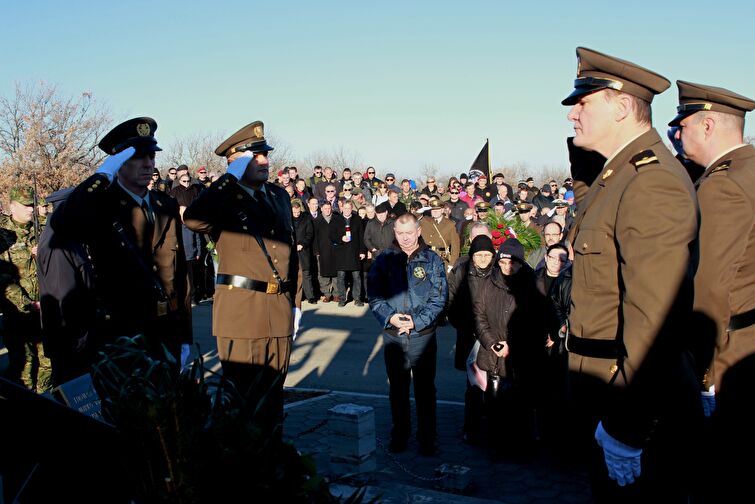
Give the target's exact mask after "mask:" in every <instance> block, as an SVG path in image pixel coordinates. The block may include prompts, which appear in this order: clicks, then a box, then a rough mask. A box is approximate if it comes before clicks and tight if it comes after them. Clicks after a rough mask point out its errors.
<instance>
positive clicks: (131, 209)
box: [50, 117, 192, 361]
mask: <svg viewBox="0 0 755 504" xmlns="http://www.w3.org/2000/svg"><path fill="white" fill-rule="evenodd" d="M156 129H157V123H156V122H155V120H154V119H152V118H150V117H137V118H135V119H130V120H128V121H125V122H123V123H121V124H119V125H118V126H116V127H115V128H113V129H112V130H111V131H110V132H108V134H107V135H105V136H104V137H103V138H102V140H101V141H100V143H99V147H100V149H102V150H103V151H104V152H105V153H107V154H108V155H110V157H109V158H107V159H106V160H105V162H103V164H102V165H101V166H100V167H99V168H98V169H97V171H96V173H95V174H94V175H92V176H91V177H89V178H88V179H86V180H85V181H83V182H82V183H80V184H79V185H78V186H76V188H75V189H74V190H73V192H72V193H71V194H70V195H69V196H68V199H67V200H66V201H65V202H64V203H63V204H62V205H61V206H60V207H59V208H58V209H57V210H56V211H55V213H54V214H53V215H52V217H51V219H50V225H51V226H52V229H53V231H54V232H55V234H56V236H59V237H60V240H62V241H65V240H72V241H75V242H77V243H84V244H85V245H86V246H87V247H88V248H89V252H90V255H91V258H92V264H93V265H94V270H95V275H96V279H95V288H96V291H97V297H98V308H97V310H98V315H99V316H98V318H97V320H96V321H95V324H94V325H95V326H96V328H95V330H94V334H91V335H89V336H88V337H87V345H88V346H90V348H91V350H92V351H93V352H96V351H97V350H99V349H100V347H101V346H102V345H104V344H107V343H112V342H113V341H115V340H116V339H117V338H118V337H120V336H135V335H137V334H142V335H144V336H145V339H146V342H147V344H148V346H149V351H150V353H151V354H152V355H153V356H154V357H157V358H163V357H164V356H165V354H164V351H163V346H164V347H166V348H168V350H169V351H170V352H171V353H172V354H173V356H174V357H175V359H176V360H179V357H180V359H181V360H182V361H183V360H185V359H186V358H187V357H188V355H189V344H190V343H191V341H192V325H191V299H190V297H189V289H188V286H187V282H188V276H187V270H186V261H185V258H184V252H183V237H182V233H181V217H180V216H179V214H178V204H177V203H176V200H174V199H173V198H171V197H170V196H168V195H167V194H165V193H162V192H160V191H156V190H154V191H150V190H147V186H148V184H149V182H150V181H151V178H152V172H153V170H154V167H155V153H156V152H157V151H161V150H162V149H160V147H158V145H157V140H156V139H155V136H154V134H155V130H156ZM85 308H87V307H81V309H82V311H83V310H84V309H85Z"/></svg>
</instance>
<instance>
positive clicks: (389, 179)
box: [385, 178, 396, 182]
mask: <svg viewBox="0 0 755 504" xmlns="http://www.w3.org/2000/svg"><path fill="white" fill-rule="evenodd" d="M385 180H387V181H388V182H393V181H394V180H396V179H392V178H386V179H385Z"/></svg>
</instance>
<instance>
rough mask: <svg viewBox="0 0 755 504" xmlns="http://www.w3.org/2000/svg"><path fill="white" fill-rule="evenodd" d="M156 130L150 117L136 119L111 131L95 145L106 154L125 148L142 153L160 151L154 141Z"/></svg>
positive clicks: (154, 123) (155, 124) (155, 123)
mask: <svg viewBox="0 0 755 504" xmlns="http://www.w3.org/2000/svg"><path fill="white" fill-rule="evenodd" d="M156 130H157V122H155V120H154V119H152V118H151V117H136V118H134V119H129V120H128V121H125V122H122V123H120V124H119V125H118V126H116V127H115V128H113V129H111V130H110V131H109V132H108V133H107V135H105V136H104V137H103V138H102V140H100V143H99V144H97V145H98V147H99V148H100V149H102V150H103V151H104V152H105V153H106V154H116V153H118V152H121V151H122V150H124V149H126V148H127V147H134V148H135V149H136V150H137V151H143V152H156V151H161V150H162V149H161V148H160V147H158V146H157V140H156V139H155V131H156Z"/></svg>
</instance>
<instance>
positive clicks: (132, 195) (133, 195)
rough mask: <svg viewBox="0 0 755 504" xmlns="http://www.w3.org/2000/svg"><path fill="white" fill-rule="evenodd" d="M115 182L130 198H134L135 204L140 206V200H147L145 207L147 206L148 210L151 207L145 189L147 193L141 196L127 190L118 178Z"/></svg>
mask: <svg viewBox="0 0 755 504" xmlns="http://www.w3.org/2000/svg"><path fill="white" fill-rule="evenodd" d="M116 180H117V179H116ZM117 182H118V185H119V186H121V189H123V190H124V191H126V194H128V195H129V196H131V197H132V198H134V201H136V206H139V207H140V206H142V201H146V202H147V207H149V208H150V210H151V209H152V202H151V201H150V199H149V191H147V193H146V194H145V195H144V197H143V198H142V197H141V196H139V195H138V194H135V193H132V192H131V191H129V190H128V189H126V187H125V186H124V185H123V184H121V181H120V180H117Z"/></svg>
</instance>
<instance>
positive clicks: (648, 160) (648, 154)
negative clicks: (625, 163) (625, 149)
mask: <svg viewBox="0 0 755 504" xmlns="http://www.w3.org/2000/svg"><path fill="white" fill-rule="evenodd" d="M629 162H630V163H632V164H633V165H634V167H635V169H640V168H642V167H643V166H647V165H651V164H654V163H658V162H659V161H658V157H657V156H656V155H655V152H653V151H652V150H650V149H647V150H644V151H642V152H640V153H639V154H637V155H636V156H634V157H633V158H632V159H630V160H629Z"/></svg>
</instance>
